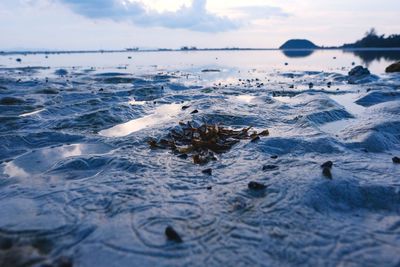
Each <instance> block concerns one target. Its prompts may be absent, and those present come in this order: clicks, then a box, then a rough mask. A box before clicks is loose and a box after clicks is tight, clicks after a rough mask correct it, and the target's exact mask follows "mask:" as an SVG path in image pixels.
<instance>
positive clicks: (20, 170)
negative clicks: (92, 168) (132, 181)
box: [4, 144, 110, 178]
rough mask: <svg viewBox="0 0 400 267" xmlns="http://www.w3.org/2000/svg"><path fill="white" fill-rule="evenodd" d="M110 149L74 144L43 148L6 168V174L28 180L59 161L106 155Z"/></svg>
mask: <svg viewBox="0 0 400 267" xmlns="http://www.w3.org/2000/svg"><path fill="white" fill-rule="evenodd" d="M109 150H110V148H109V147H108V146H106V145H102V144H73V145H63V146H60V147H52V148H43V149H39V150H35V151H32V152H29V153H26V154H24V155H22V156H20V157H18V158H16V159H15V160H13V161H11V162H8V163H6V164H5V166H4V174H6V175H8V176H9V177H20V178H27V177H30V176H31V175H34V174H39V173H43V172H45V171H47V170H49V169H50V168H51V167H52V166H53V165H54V164H56V163H57V162H58V161H60V160H62V159H65V158H69V157H76V156H82V155H90V154H104V153H107V152H108V151H109Z"/></svg>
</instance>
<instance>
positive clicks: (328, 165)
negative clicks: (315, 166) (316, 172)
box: [321, 160, 333, 169]
mask: <svg viewBox="0 0 400 267" xmlns="http://www.w3.org/2000/svg"><path fill="white" fill-rule="evenodd" d="M332 166H333V162H332V161H330V160H329V161H327V162H325V163H324V164H322V165H321V168H330V169H332Z"/></svg>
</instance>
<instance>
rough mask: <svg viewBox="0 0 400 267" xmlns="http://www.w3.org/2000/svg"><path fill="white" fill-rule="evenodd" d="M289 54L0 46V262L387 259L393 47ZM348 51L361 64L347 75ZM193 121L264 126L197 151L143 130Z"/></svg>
mask: <svg viewBox="0 0 400 267" xmlns="http://www.w3.org/2000/svg"><path fill="white" fill-rule="evenodd" d="M399 53H400V52H399ZM391 55H393V53H392V54H391ZM129 56H130V57H132V59H129V58H128V57H129ZM289 56H291V57H288V56H287V55H285V54H283V53H281V52H280V51H225V52H224V51H214V52H200V51H198V52H144V53H110V54H108V53H104V54H62V55H56V54H50V55H48V58H46V57H45V55H41V54H37V55H27V56H24V55H7V56H0V65H1V68H0V120H1V123H0V139H1V142H0V148H1V149H0V204H1V209H0V245H1V246H0V247H4V246H3V245H2V244H4V242H5V241H4V240H11V241H12V243H13V246H12V248H11V249H3V248H2V249H0V263H3V264H4V261H5V259H7V260H10V258H11V259H12V260H13V265H16V266H18V264H19V265H21V266H22V265H24V264H25V265H24V266H40V264H43V263H52V262H56V261H57V260H58V259H59V258H60V257H68V258H70V259H71V260H72V261H73V263H74V266H131V265H132V263H135V265H140V266H142V265H147V266H155V265H161V266H171V265H173V266H205V265H206V266H220V265H227V266H273V265H293V266H297V265H307V266H308V265H324V266H337V265H345V266H376V265H384V266H396V265H398V264H399V262H400V256H399V255H400V253H399V252H400V251H399V247H400V239H399V237H400V165H396V164H393V163H392V157H393V156H395V155H397V156H400V155H399V154H400V118H399V117H398V114H400V91H399V89H400V75H398V74H391V75H389V74H385V73H384V69H385V67H386V66H387V65H389V64H390V63H391V62H393V61H394V60H395V59H396V58H393V57H387V56H385V55H383V56H382V57H379V56H376V55H374V56H372V55H367V56H365V53H363V54H361V56H360V54H357V53H356V54H352V53H347V52H346V53H344V52H342V51H337V50H332V51H316V52H314V53H312V54H311V55H308V56H307V57H299V55H298V54H289ZM293 56H294V57H293ZM300 56H301V55H300ZM17 57H18V58H21V59H22V63H18V62H16V61H15V59H16V58H17ZM363 60H364V61H363ZM353 62H354V64H353ZM285 63H287V64H285ZM358 64H361V65H368V67H369V69H370V71H371V72H372V74H373V75H375V76H371V77H368V79H367V80H366V81H363V83H360V84H351V85H350V84H349V83H348V82H347V78H348V77H347V72H348V71H349V70H350V69H351V68H352V67H354V66H353V65H358ZM61 69H62V70H61ZM206 69H214V70H215V69H216V70H219V72H204V71H202V70H206ZM60 70H61V71H60ZM310 83H312V85H310ZM183 107H184V108H183ZM195 110H197V111H198V112H197V113H193V111H195ZM192 120H195V121H199V122H206V123H209V124H211V123H219V124H222V125H225V126H229V127H232V128H242V127H248V126H253V127H254V129H255V130H263V129H269V131H270V133H271V134H270V136H268V137H262V138H261V140H259V141H258V142H250V141H247V140H242V141H241V142H240V143H238V144H236V145H235V146H234V147H233V149H231V150H230V151H228V152H227V153H224V154H219V155H218V160H217V161H213V162H211V163H209V164H207V165H206V166H199V165H195V164H193V163H192V161H191V160H190V159H183V158H179V157H177V155H175V154H174V153H172V152H170V151H168V150H152V149H150V148H149V146H148V144H147V143H146V141H147V139H148V138H149V137H154V138H162V137H164V136H165V135H166V134H167V133H168V132H169V130H171V129H173V128H174V127H176V126H177V125H178V123H179V122H180V121H192ZM271 156H277V158H275V157H273V158H271ZM328 160H331V161H333V162H334V166H333V169H332V175H333V179H332V180H330V179H327V178H325V177H324V176H323V175H322V170H321V168H320V165H321V164H322V163H324V162H325V161H328ZM264 165H273V166H274V167H273V168H272V167H271V168H265V169H264V170H263V166H264ZM206 168H212V170H213V171H212V175H211V176H209V175H205V174H203V173H202V170H204V169H206ZM250 181H258V182H261V183H264V184H266V185H267V186H268V187H267V189H266V190H265V191H264V192H260V193H255V192H252V191H251V190H249V189H248V188H247V184H248V183H249V182H250ZM168 225H171V226H173V227H174V229H176V231H177V232H178V233H180V235H181V237H182V239H183V243H180V244H178V243H174V242H172V241H167V240H166V237H165V235H164V230H165V228H166V226H168ZM38 244H39V245H38ZM21 255H22V256H21ZM2 260H3V262H1V261H2ZM27 262H28V263H27ZM8 263H9V262H8ZM35 264H36V265H35ZM0 265H1V264H0Z"/></svg>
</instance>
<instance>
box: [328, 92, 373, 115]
mask: <svg viewBox="0 0 400 267" xmlns="http://www.w3.org/2000/svg"><path fill="white" fill-rule="evenodd" d="M329 97H330V98H331V99H333V100H334V101H335V102H337V103H339V104H340V105H342V106H343V107H344V108H345V109H346V110H347V111H348V112H349V113H351V114H353V115H355V116H359V115H361V114H362V113H364V111H365V107H363V106H361V105H358V104H356V103H355V101H356V100H357V99H358V97H359V94H344V95H330V96H329Z"/></svg>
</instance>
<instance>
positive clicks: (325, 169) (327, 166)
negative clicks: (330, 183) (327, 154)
mask: <svg viewBox="0 0 400 267" xmlns="http://www.w3.org/2000/svg"><path fill="white" fill-rule="evenodd" d="M332 167H333V162H332V161H327V162H325V163H323V164H322V165H321V168H322V174H323V175H324V176H325V177H326V178H329V179H332V172H331V169H332Z"/></svg>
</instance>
